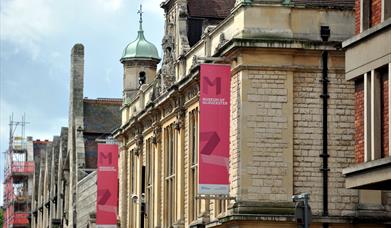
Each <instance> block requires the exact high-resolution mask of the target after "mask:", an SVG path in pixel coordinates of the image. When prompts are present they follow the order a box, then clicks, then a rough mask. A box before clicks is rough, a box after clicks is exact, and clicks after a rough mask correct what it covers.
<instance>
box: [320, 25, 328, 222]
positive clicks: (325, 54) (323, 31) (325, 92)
mask: <svg viewBox="0 0 391 228" xmlns="http://www.w3.org/2000/svg"><path fill="white" fill-rule="evenodd" d="M320 34H321V38H322V40H323V42H326V41H328V39H329V37H330V29H329V27H328V26H321V29H320ZM327 61H328V51H327V50H324V51H323V52H322V80H321V82H322V83H323V91H322V95H321V96H320V97H321V98H322V99H323V132H322V134H323V137H322V138H323V153H322V154H321V155H320V157H322V158H323V167H322V169H321V170H322V173H323V214H322V215H323V216H328V215H329V210H328V200H329V199H328V198H329V195H328V171H329V167H328V158H329V154H328V147H327V146H328V145H327V144H328V137H327V135H328V130H327V127H328V124H327V121H328V120H327V113H328V99H329V94H328V84H329V79H328V65H327V63H328V62H327ZM323 227H324V228H328V227H329V224H328V223H323Z"/></svg>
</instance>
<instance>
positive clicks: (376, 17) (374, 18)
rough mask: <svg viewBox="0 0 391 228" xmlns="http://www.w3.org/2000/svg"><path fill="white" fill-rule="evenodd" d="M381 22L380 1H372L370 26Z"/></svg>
mask: <svg viewBox="0 0 391 228" xmlns="http://www.w3.org/2000/svg"><path fill="white" fill-rule="evenodd" d="M380 22H381V0H372V6H371V26H375V25H377V24H379V23H380Z"/></svg>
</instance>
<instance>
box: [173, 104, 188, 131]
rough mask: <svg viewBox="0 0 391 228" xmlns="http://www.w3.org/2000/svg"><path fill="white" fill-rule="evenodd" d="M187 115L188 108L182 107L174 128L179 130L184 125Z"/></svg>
mask: <svg viewBox="0 0 391 228" xmlns="http://www.w3.org/2000/svg"><path fill="white" fill-rule="evenodd" d="M185 115H186V110H185V109H184V108H180V109H179V110H178V113H177V119H176V120H175V123H174V128H175V129H176V130H177V131H179V130H180V129H181V128H182V127H184V123H185V120H184V119H185Z"/></svg>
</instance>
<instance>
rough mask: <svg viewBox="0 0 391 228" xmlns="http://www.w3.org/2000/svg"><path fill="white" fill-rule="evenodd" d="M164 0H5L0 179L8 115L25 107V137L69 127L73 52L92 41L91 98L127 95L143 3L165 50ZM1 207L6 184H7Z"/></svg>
mask: <svg viewBox="0 0 391 228" xmlns="http://www.w3.org/2000/svg"><path fill="white" fill-rule="evenodd" d="M161 2H162V0H27V1H26V0H0V152H2V153H1V158H2V159H1V161H0V181H1V182H3V169H4V153H3V152H5V151H6V150H7V147H8V135H9V126H8V123H9V117H10V116H11V114H12V113H13V115H14V120H15V121H20V120H21V118H22V115H23V114H24V113H25V115H26V121H27V122H28V124H27V125H26V136H33V138H34V139H41V140H44V139H49V140H52V139H53V136H54V135H59V134H60V129H61V127H62V126H68V124H67V121H68V99H69V77H70V51H71V48H72V46H73V45H74V44H76V43H82V44H83V45H84V47H85V57H84V58H85V59H84V60H85V68H84V69H85V72H84V96H85V97H88V98H98V97H107V98H120V97H121V94H122V74H123V69H122V64H121V63H120V62H119V59H120V58H121V54H122V51H123V49H124V48H125V46H126V45H127V44H128V43H129V42H131V41H133V40H134V39H135V38H136V37H137V30H138V20H139V19H138V18H139V15H138V14H137V10H138V8H139V5H140V4H143V11H144V24H143V28H144V31H145V36H146V39H147V40H148V41H150V42H152V43H154V44H155V45H156V46H157V48H158V50H159V54H160V56H161V53H162V52H161V40H162V36H163V26H164V16H163V10H162V9H161V8H160V3H161ZM0 189H1V190H0V205H2V202H3V199H2V198H3V188H0Z"/></svg>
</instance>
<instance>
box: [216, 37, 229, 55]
mask: <svg viewBox="0 0 391 228" xmlns="http://www.w3.org/2000/svg"><path fill="white" fill-rule="evenodd" d="M227 42H228V40H227V39H226V38H225V35H224V33H221V34H220V37H219V44H218V45H217V47H216V51H218V50H219V49H220V48H221V47H222V46H224V45H225V44H226V43H227Z"/></svg>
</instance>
